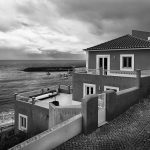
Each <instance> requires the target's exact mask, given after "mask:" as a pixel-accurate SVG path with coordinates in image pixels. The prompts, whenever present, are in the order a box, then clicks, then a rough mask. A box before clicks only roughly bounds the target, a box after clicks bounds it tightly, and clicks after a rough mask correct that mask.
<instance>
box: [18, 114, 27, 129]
mask: <svg viewBox="0 0 150 150" xmlns="http://www.w3.org/2000/svg"><path fill="white" fill-rule="evenodd" d="M18 117H19V119H18V128H19V130H21V131H27V129H28V116H26V115H23V114H20V113H19V116H18ZM21 117H22V118H24V119H25V120H26V125H25V127H24V126H22V124H21Z"/></svg>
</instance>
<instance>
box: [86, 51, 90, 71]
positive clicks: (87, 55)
mask: <svg viewBox="0 0 150 150" xmlns="http://www.w3.org/2000/svg"><path fill="white" fill-rule="evenodd" d="M86 69H89V52H88V51H86Z"/></svg>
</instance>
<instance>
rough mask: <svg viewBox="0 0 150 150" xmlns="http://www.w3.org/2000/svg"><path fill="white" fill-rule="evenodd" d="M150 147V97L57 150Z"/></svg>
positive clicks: (106, 149)
mask: <svg viewBox="0 0 150 150" xmlns="http://www.w3.org/2000/svg"><path fill="white" fill-rule="evenodd" d="M83 149H86V150H92V149H94V150H124V149H125V150H147V149H150V99H144V100H143V102H141V103H139V104H136V105H134V106H132V107H131V108H130V109H129V110H127V111H126V112H125V113H124V114H122V115H120V116H119V117H117V118H116V119H114V120H113V121H111V122H109V123H108V124H106V125H104V126H102V127H100V128H98V129H97V130H96V131H94V132H93V133H91V134H89V135H87V136H85V135H84V134H80V135H78V136H76V137H74V138H72V139H70V140H69V141H67V142H65V143H64V144H62V145H60V146H59V147H57V148H56V149H55V150H83Z"/></svg>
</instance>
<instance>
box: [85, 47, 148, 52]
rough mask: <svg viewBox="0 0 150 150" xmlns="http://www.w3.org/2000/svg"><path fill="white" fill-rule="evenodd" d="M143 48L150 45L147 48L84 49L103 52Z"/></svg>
mask: <svg viewBox="0 0 150 150" xmlns="http://www.w3.org/2000/svg"><path fill="white" fill-rule="evenodd" d="M142 49H150V47H146V48H124V49H106V50H102V49H83V50H84V51H101V52H105V51H108V52H109V51H121V50H124V51H125V50H142Z"/></svg>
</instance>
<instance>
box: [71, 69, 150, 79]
mask: <svg viewBox="0 0 150 150" xmlns="http://www.w3.org/2000/svg"><path fill="white" fill-rule="evenodd" d="M74 72H75V73H78V74H92V75H103V76H120V77H137V76H138V74H139V73H140V75H141V77H145V76H150V70H134V71H121V70H106V69H103V68H100V69H87V68H76V69H75V71H74Z"/></svg>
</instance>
